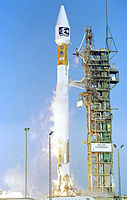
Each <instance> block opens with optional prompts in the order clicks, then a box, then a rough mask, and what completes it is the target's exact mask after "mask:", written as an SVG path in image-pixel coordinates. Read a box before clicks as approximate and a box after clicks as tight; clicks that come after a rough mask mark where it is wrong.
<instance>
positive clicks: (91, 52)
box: [70, 5, 119, 193]
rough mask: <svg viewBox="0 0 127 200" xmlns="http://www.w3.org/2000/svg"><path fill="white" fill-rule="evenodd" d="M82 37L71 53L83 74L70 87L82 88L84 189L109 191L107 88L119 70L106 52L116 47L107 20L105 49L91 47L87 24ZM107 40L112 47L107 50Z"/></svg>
mask: <svg viewBox="0 0 127 200" xmlns="http://www.w3.org/2000/svg"><path fill="white" fill-rule="evenodd" d="M106 6H107V5H106ZM85 38H86V42H85V48H81V49H76V52H75V55H76V56H79V57H81V59H82V61H83V67H84V74H85V76H84V78H83V79H82V80H81V81H72V82H71V83H70V86H75V87H79V88H82V89H83V92H81V93H80V94H79V99H78V103H77V107H82V106H83V105H84V106H85V107H86V110H87V142H86V144H87V159H88V189H89V190H90V191H102V192H110V193H112V192H113V188H114V176H113V146H112V112H111V110H112V109H111V104H110V91H111V90H112V88H113V87H114V86H115V85H116V84H117V83H118V82H119V71H118V70H117V69H116V67H115V66H113V65H111V64H110V58H111V56H110V55H112V54H113V53H117V49H116V46H115V43H114V40H113V38H112V34H111V31H110V29H109V27H108V23H107V27H106V48H102V49H97V50H95V49H93V46H92V42H93V34H92V30H91V28H90V27H86V33H85ZM111 43H112V44H113V46H114V47H115V50H111V49H110V48H111Z"/></svg>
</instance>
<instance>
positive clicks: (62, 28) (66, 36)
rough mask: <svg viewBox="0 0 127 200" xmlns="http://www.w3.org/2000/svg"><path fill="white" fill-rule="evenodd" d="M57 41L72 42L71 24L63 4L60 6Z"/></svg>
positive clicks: (56, 33) (59, 42)
mask: <svg viewBox="0 0 127 200" xmlns="http://www.w3.org/2000/svg"><path fill="white" fill-rule="evenodd" d="M55 42H56V43H57V44H62V43H66V44H68V43H69V42H70V26H69V23H68V19H67V15H66V12H65V9H64V6H63V5H61V7H60V11H59V15H58V18H57V23H56V27H55Z"/></svg>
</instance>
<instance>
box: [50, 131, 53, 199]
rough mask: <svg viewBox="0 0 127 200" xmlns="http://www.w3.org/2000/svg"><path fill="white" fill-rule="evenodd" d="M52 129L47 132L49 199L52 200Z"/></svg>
mask: <svg viewBox="0 0 127 200" xmlns="http://www.w3.org/2000/svg"><path fill="white" fill-rule="evenodd" d="M52 134H53V131H51V132H50V133H49V200H52V170H51V168H52V166H51V165H52V163H51V136H52Z"/></svg>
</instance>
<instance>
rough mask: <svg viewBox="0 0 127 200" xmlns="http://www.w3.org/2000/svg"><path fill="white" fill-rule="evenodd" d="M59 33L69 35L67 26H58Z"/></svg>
mask: <svg viewBox="0 0 127 200" xmlns="http://www.w3.org/2000/svg"><path fill="white" fill-rule="evenodd" d="M59 35H60V36H65V37H68V36H69V28H68V27H59Z"/></svg>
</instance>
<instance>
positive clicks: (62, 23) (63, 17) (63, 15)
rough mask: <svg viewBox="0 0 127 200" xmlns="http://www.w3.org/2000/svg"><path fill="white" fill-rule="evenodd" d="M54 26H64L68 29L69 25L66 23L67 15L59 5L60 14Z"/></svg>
mask: <svg viewBox="0 0 127 200" xmlns="http://www.w3.org/2000/svg"><path fill="white" fill-rule="evenodd" d="M56 26H66V27H70V26H69V23H68V19H67V15H66V12H65V9H64V6H63V5H61V7H60V12H59V15H58V18H57V22H56Z"/></svg>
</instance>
